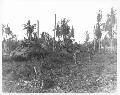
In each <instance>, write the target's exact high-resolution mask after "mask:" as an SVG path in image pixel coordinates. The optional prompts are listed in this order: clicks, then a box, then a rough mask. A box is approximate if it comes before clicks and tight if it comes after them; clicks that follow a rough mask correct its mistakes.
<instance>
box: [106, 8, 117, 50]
mask: <svg viewBox="0 0 120 95" xmlns="http://www.w3.org/2000/svg"><path fill="white" fill-rule="evenodd" d="M116 26H117V19H116V13H115V10H114V9H113V8H111V12H110V14H107V21H106V26H105V31H108V35H109V37H110V42H111V45H110V46H111V51H112V50H113V45H112V40H113V38H114V35H115V34H117V33H116V30H117V29H116Z"/></svg>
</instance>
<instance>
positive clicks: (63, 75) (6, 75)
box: [2, 53, 117, 93]
mask: <svg viewBox="0 0 120 95" xmlns="http://www.w3.org/2000/svg"><path fill="white" fill-rule="evenodd" d="M22 64H24V62H3V63H2V71H3V72H2V74H3V77H2V85H3V87H2V89H3V92H19V93H25V92H26V93H27V92H28V93H32V92H34V93H41V92H42V93H43V92H46V93H50V92H51V93H66V92H70V93H88V92H91V93H97V92H100V93H101V92H115V91H116V87H117V55H116V54H98V53H97V54H95V55H94V57H93V60H92V61H88V60H86V61H84V62H79V63H78V64H74V63H69V65H67V66H63V67H61V68H58V69H54V70H52V71H51V73H50V74H53V79H55V80H54V81H55V82H54V81H51V82H50V81H49V82H48V81H47V80H43V81H42V79H41V77H44V76H41V75H40V73H39V75H37V76H36V77H33V76H34V72H33V74H32V75H31V76H30V77H29V78H31V77H33V78H31V79H28V80H27V79H25V78H23V77H19V79H18V76H19V75H18V74H17V73H15V71H19V69H18V67H20V66H22ZM45 72H46V73H48V72H50V71H49V70H48V71H47V70H46V71H45ZM44 74H45V73H44ZM54 77H55V78H54Z"/></svg>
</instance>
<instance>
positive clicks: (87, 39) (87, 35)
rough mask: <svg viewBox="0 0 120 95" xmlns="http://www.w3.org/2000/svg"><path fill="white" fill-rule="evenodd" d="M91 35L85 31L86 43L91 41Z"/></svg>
mask: <svg viewBox="0 0 120 95" xmlns="http://www.w3.org/2000/svg"><path fill="white" fill-rule="evenodd" d="M89 39H90V37H89V33H88V31H86V32H85V43H87V42H88V41H89Z"/></svg>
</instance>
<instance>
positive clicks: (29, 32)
mask: <svg viewBox="0 0 120 95" xmlns="http://www.w3.org/2000/svg"><path fill="white" fill-rule="evenodd" d="M35 27H36V24H33V25H31V24H30V20H28V23H27V24H24V29H26V30H27V36H28V39H29V40H30V41H31V39H32V33H33V31H34V29H35Z"/></svg>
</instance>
